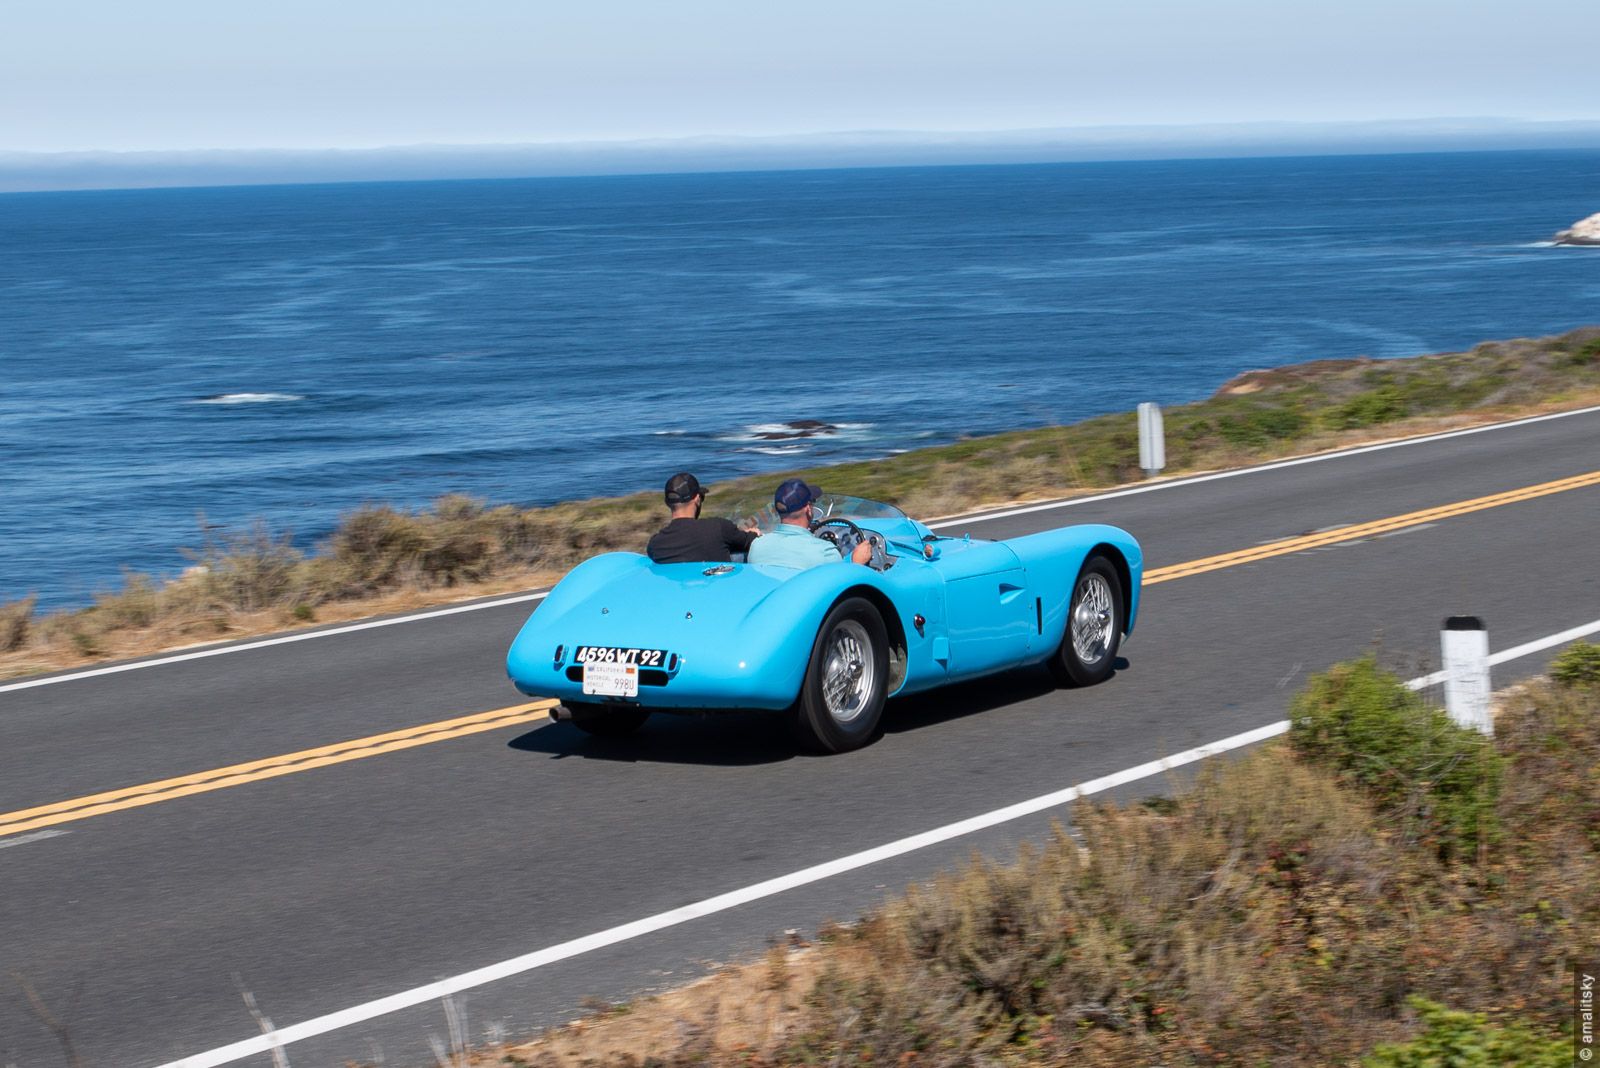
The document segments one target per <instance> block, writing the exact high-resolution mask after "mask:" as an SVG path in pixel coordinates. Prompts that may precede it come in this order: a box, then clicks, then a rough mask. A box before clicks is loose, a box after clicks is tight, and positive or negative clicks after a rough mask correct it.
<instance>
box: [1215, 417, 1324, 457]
mask: <svg viewBox="0 0 1600 1068" xmlns="http://www.w3.org/2000/svg"><path fill="white" fill-rule="evenodd" d="M1308 423H1309V420H1307V419H1306V417H1305V415H1304V414H1302V413H1301V412H1300V411H1298V410H1297V409H1294V408H1258V409H1256V410H1255V411H1250V412H1246V413H1244V414H1243V415H1225V416H1223V417H1222V418H1221V419H1219V420H1217V434H1218V435H1219V436H1220V437H1221V438H1222V439H1223V440H1224V441H1226V442H1228V444H1230V445H1240V446H1243V447H1245V448H1260V447H1261V446H1263V445H1267V444H1269V443H1271V442H1274V441H1290V440H1293V439H1294V438H1297V437H1300V436H1301V435H1302V434H1304V433H1305V432H1306V429H1307V426H1308Z"/></svg>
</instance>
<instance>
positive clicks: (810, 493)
mask: <svg viewBox="0 0 1600 1068" xmlns="http://www.w3.org/2000/svg"><path fill="white" fill-rule="evenodd" d="M820 496H822V491H821V490H819V489H818V488H817V487H815V486H813V485H810V484H809V483H807V482H806V481H805V480H804V479H799V478H789V479H784V481H783V482H781V483H779V485H778V489H777V492H775V493H773V495H772V507H773V508H775V509H777V512H778V514H779V515H793V514H794V513H796V512H798V511H799V510H800V509H802V508H804V507H805V506H806V505H808V504H810V503H811V502H812V501H814V500H816V499H817V498H818V497H820Z"/></svg>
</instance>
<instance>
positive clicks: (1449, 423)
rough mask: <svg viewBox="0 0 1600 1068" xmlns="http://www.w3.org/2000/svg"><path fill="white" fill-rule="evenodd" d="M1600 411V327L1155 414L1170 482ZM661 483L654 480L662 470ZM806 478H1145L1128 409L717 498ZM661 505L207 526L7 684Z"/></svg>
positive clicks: (52, 637)
mask: <svg viewBox="0 0 1600 1068" xmlns="http://www.w3.org/2000/svg"><path fill="white" fill-rule="evenodd" d="M1592 403H1600V327H1588V328H1584V329H1581V330H1576V331H1573V332H1571V333H1568V334H1564V335H1560V336H1557V337H1549V338H1541V339H1520V340H1514V341H1503V342H1486V343H1484V344H1481V345H1479V346H1477V347H1476V348H1474V349H1472V350H1471V351H1468V352H1460V353H1447V354H1441V355H1434V356H1422V357H1417V358H1414V359H1404V360H1371V359H1365V358H1361V359H1349V360H1322V361H1317V362H1313V363H1306V364H1298V365H1293V366H1288V367H1280V368H1276V369H1273V370H1264V371H1250V372H1247V373H1245V374H1243V375H1240V376H1239V377H1238V378H1235V379H1234V380H1233V381H1231V382H1228V383H1227V384H1226V385H1224V386H1223V387H1222V388H1221V389H1220V390H1219V391H1218V392H1217V393H1216V395H1214V396H1213V397H1211V398H1209V399H1207V400H1204V401H1199V402H1196V403H1193V404H1187V405H1180V406H1176V407H1171V408H1168V409H1166V411H1165V413H1164V414H1165V422H1166V435H1167V459H1168V467H1167V472H1166V473H1167V474H1168V475H1177V474H1183V473H1186V472H1192V471H1198V470H1210V469H1216V468H1223V467H1231V466H1236V465H1240V464H1248V463H1256V462H1260V461H1263V460H1269V459H1273V458H1276V457H1281V456H1285V455H1290V454H1301V453H1310V452H1316V451H1319V450H1325V449H1330V448H1335V447H1339V446H1344V445H1349V444H1352V443H1356V442H1362V441H1369V440H1376V439H1379V438H1389V437H1398V436H1403V435H1406V434H1414V433H1423V432H1428V431H1434V430H1439V429H1444V428H1448V427H1453V426H1463V425H1468V424H1470V423H1474V422H1486V421H1490V420H1494V419H1503V418H1508V417H1512V416H1516V415H1523V414H1529V413H1533V412H1541V411H1551V410H1557V409H1561V408H1571V407H1579V406H1582V405H1584V404H1592ZM669 473H670V472H668V471H665V470H663V472H662V477H663V478H665V476H666V474H669ZM789 475H801V476H803V477H806V478H808V479H810V480H812V481H818V482H821V483H823V485H824V486H825V488H827V489H829V490H832V491H834V492H839V493H850V494H856V495H859V496H865V497H873V498H877V499H881V500H887V501H891V502H894V503H897V504H899V505H900V506H901V507H903V508H905V509H906V510H907V511H908V512H911V513H912V514H915V515H918V516H924V517H926V516H936V515H943V514H952V513H956V512H961V511H965V510H970V509H973V508H978V507H982V506H985V505H991V504H1000V503H1008V502H1011V501H1016V500H1026V499H1048V498H1053V497H1063V496H1069V495H1071V494H1075V493H1081V492H1086V491H1090V490H1095V489H1101V488H1105V487H1109V486H1115V485H1118V484H1121V483H1126V482H1131V481H1136V480H1138V479H1139V478H1140V477H1141V473H1140V470H1139V463H1138V432H1137V424H1136V420H1135V417H1134V416H1133V414H1132V413H1119V414H1116V415H1107V416H1101V417H1099V418H1095V419H1090V420H1086V421H1084V422H1081V423H1075V424H1072V425H1070V426H1057V427H1045V428H1041V429H1035V430H1023V431H1016V432H1012V433H1006V434H997V435H994V436H991V437H983V438H974V439H971V440H967V441H960V442H956V443H954V444H951V445H944V446H938V447H934V448H928V449H922V450H918V451H916V452H911V453H906V454H902V455H900V456H894V457H889V458H885V459H880V460H872V461H868V462H861V463H848V464H840V465H836V466H832V467H827V468H822V469H811V470H802V471H795V472H780V473H775V474H769V475H762V476H760V477H751V478H744V479H738V480H735V481H730V482H724V483H722V484H720V485H718V486H717V487H716V490H717V493H716V496H715V497H714V498H713V501H712V507H713V509H715V507H716V503H717V501H719V500H721V501H726V500H732V499H734V498H736V497H740V496H749V497H755V496H759V495H760V494H762V493H763V492H770V488H771V486H772V485H774V484H776V482H777V481H779V480H781V479H782V478H784V477H788V476H789ZM663 520H664V513H663V510H662V507H661V504H660V497H659V495H658V494H657V493H654V492H651V493H640V494H635V495H632V496H628V497H621V498H613V499H601V500H588V501H576V502H570V503H565V504H559V505H555V506H552V507H548V508H532V509H529V508H518V507H515V506H512V505H509V504H499V505H493V504H489V503H487V502H484V501H480V500H474V499H470V498H466V497H460V496H448V497H444V498H441V499H440V500H438V501H437V502H435V504H434V505H433V506H432V507H431V508H425V509H420V510H416V511H410V510H405V509H398V508H392V507H388V506H383V505H377V506H368V507H363V508H359V509H356V510H355V511H353V512H351V513H349V514H348V515H346V516H345V517H344V519H343V520H342V521H341V523H340V525H339V527H338V529H337V530H336V531H335V532H334V534H333V535H332V536H331V537H330V538H328V539H327V540H326V541H325V542H324V543H323V544H322V545H320V546H318V548H317V549H316V551H315V552H313V553H311V554H306V553H303V552H301V551H300V550H299V549H297V548H295V547H294V546H293V545H292V544H291V543H290V540H289V539H288V538H287V537H286V536H282V535H280V534H277V533H275V532H273V531H270V530H267V529H266V528H264V527H257V528H254V529H250V530H244V531H218V530H214V529H210V528H207V530H206V534H205V537H204V540H203V542H202V544H201V545H200V546H199V547H198V548H196V549H193V550H191V551H190V555H191V557H192V559H193V562H194V566H193V567H191V568H189V569H188V571H187V572H186V573H185V574H184V575H183V576H182V577H179V578H177V579H174V580H172V581H165V582H163V581H158V580H156V579H153V578H151V577H149V576H146V575H139V574H133V573H129V574H127V575H125V576H124V579H123V583H122V587H121V588H120V589H118V590H115V591H107V592H105V593H103V594H101V595H99V596H97V597H96V598H95V601H94V604H93V605H91V606H89V607H87V608H83V609H78V610H75V611H65V612H54V613H49V614H45V615H42V616H41V615H40V614H38V613H37V612H36V611H35V602H34V599H33V598H31V597H30V598H26V599H23V600H21V601H15V602H11V603H9V604H0V677H6V676H16V675H24V674H29V673H33V672H38V671H45V670H50V669H54V668H61V667H71V666H76V665H79V664H83V663H88V662H91V661H94V660H99V659H104V658H107V657H119V656H131V655H138V654H142V653H148V652H154V651H157V650H160V649H164V648H170V647H175V646H181V645H188V644H194V643H201V642H208V641H216V640H220V639H226V638H236V637H241V636H245V635H249V634H258V633H264V632H267V631H273V630H281V629H285V628H288V627H294V626H302V625H307V624H312V623H319V622H331V621H336V620H343V619H352V618H358V617H361V616H365V615H374V614H381V613H384V612H392V611H400V610H404V609H410V608H415V607H419V606H422V605H427V604H437V603H441V602H444V601H450V600H459V599H462V598H466V597H472V596H478V595H485V594H493V593H498V592H503V591H506V590H511V589H519V588H526V587H528V586H530V585H534V584H540V583H543V582H547V581H551V580H553V579H554V578H556V577H559V575H560V574H561V573H562V572H564V571H565V570H566V569H567V568H569V567H571V566H572V565H573V564H575V563H577V562H578V561H579V560H582V559H583V558H585V557H587V556H589V555H592V554H594V553H597V552H603V551H606V550H611V549H630V550H635V551H637V550H639V549H641V548H642V546H643V545H644V543H645V541H646V540H647V538H648V536H649V534H650V533H651V532H653V531H654V530H655V529H657V528H658V527H659V526H660V524H661V523H662V522H663Z"/></svg>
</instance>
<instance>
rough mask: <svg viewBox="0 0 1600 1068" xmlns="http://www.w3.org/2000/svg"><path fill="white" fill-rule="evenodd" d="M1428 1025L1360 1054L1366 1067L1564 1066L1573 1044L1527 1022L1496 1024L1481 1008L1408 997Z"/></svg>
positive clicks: (1531, 1067)
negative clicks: (1463, 1008) (1543, 1034)
mask: <svg viewBox="0 0 1600 1068" xmlns="http://www.w3.org/2000/svg"><path fill="white" fill-rule="evenodd" d="M1411 1005H1412V1007H1413V1008H1415V1009H1416V1010H1417V1013H1418V1015H1420V1016H1421V1017H1422V1022H1423V1023H1424V1025H1426V1030H1424V1031H1423V1032H1422V1034H1420V1035H1418V1036H1417V1037H1416V1038H1414V1039H1412V1040H1411V1041H1410V1042H1401V1043H1393V1044H1390V1043H1385V1044H1384V1045H1382V1046H1379V1047H1378V1048H1377V1049H1375V1050H1373V1051H1372V1053H1371V1054H1370V1055H1369V1056H1367V1057H1364V1058H1362V1061H1361V1063H1362V1065H1363V1066H1365V1068H1508V1066H1511V1065H1516V1066H1517V1068H1564V1066H1565V1065H1567V1064H1570V1063H1571V1061H1572V1043H1571V1041H1570V1040H1569V1039H1565V1038H1544V1037H1541V1036H1539V1035H1537V1034H1535V1033H1534V1032H1532V1031H1530V1030H1528V1029H1527V1028H1525V1027H1519V1026H1517V1025H1516V1024H1511V1025H1509V1026H1506V1027H1496V1026H1494V1025H1493V1024H1491V1023H1490V1022H1489V1018H1488V1017H1487V1016H1485V1015H1484V1014H1483V1013H1481V1012H1457V1011H1455V1010H1453V1009H1447V1008H1445V1007H1444V1006H1443V1005H1438V1004H1435V1003H1434V1002H1431V1001H1428V1000H1427V999H1426V998H1412V999H1411Z"/></svg>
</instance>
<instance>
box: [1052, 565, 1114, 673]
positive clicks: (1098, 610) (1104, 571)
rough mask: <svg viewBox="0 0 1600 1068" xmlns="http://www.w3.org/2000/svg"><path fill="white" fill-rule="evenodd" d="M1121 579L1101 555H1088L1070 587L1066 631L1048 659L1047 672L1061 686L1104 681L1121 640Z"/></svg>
mask: <svg viewBox="0 0 1600 1068" xmlns="http://www.w3.org/2000/svg"><path fill="white" fill-rule="evenodd" d="M1123 596H1124V594H1123V591H1122V579H1121V578H1120V577H1119V575H1118V573H1117V569H1116V567H1115V565H1113V564H1112V562H1111V561H1110V560H1108V559H1106V558H1105V557H1104V556H1091V557H1090V558H1089V559H1088V560H1087V561H1085V562H1084V565H1083V570H1082V571H1079V572H1078V579H1077V581H1076V582H1074V583H1073V584H1072V598H1071V600H1070V601H1069V602H1068V604H1067V625H1066V632H1065V633H1064V634H1062V636H1061V645H1060V647H1058V648H1057V649H1056V653H1055V655H1054V656H1052V657H1051V658H1050V671H1051V673H1052V674H1054V675H1055V677H1056V681H1057V682H1059V683H1060V684H1061V685H1063V686H1093V685H1094V684H1095V683H1097V682H1104V681H1105V680H1106V679H1107V678H1108V677H1109V676H1110V675H1111V670H1112V668H1113V666H1114V665H1115V664H1116V659H1117V646H1118V644H1119V643H1120V642H1121V640H1122V622H1123V619H1124V618H1125V616H1126V612H1127V609H1126V608H1125V607H1124V605H1123Z"/></svg>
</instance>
